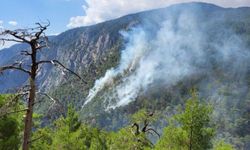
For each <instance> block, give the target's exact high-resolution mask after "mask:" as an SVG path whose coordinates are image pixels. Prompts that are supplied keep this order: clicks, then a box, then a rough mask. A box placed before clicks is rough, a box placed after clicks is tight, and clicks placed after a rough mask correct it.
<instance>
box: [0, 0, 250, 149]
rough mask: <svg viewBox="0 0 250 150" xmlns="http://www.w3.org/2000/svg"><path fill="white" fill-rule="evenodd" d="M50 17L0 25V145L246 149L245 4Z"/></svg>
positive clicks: (248, 70)
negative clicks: (54, 30) (91, 17)
mask: <svg viewBox="0 0 250 150" xmlns="http://www.w3.org/2000/svg"><path fill="white" fill-rule="evenodd" d="M51 25H52V22H50V21H45V22H38V23H35V24H34V26H33V27H31V28H22V29H13V30H8V29H4V28H3V29H1V28H0V41H1V42H2V44H5V42H8V41H12V42H13V41H14V42H16V43H17V44H15V45H13V46H11V47H9V48H4V49H2V50H0V150H18V149H24V150H27V149H31V150H33V149H34V150H50V149H52V150H54V149H55V150H89V149H90V150H106V149H107V150H144V149H146V150H147V149H156V150H206V149H207V150H209V149H213V150H234V149H239V150H248V149H250V122H249V121H250V8H249V7H239V8H223V7H219V6H217V5H213V4H208V3H198V2H192V3H183V4H176V5H171V6H169V7H165V8H160V9H154V10H150V11H143V12H139V13H135V14H130V15H127V16H123V17H120V18H118V19H114V20H109V21H105V22H102V23H98V24H94V25H90V26H84V27H78V28H74V29H70V30H67V31H65V32H63V33H60V34H59V35H55V36H54V35H53V36H48V35H47V34H46V32H47V30H49V29H50V27H51Z"/></svg>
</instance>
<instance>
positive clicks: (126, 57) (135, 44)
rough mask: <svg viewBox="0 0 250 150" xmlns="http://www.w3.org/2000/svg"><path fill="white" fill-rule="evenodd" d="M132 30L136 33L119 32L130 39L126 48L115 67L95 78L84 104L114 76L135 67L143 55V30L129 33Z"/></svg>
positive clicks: (144, 44)
mask: <svg viewBox="0 0 250 150" xmlns="http://www.w3.org/2000/svg"><path fill="white" fill-rule="evenodd" d="M132 32H133V33H136V34H132V35H130V34H129V33H126V32H121V34H122V35H123V36H124V38H125V39H128V38H129V39H130V43H129V44H128V45H127V48H126V49H125V50H123V51H122V54H121V60H120V64H119V66H118V67H117V68H111V69H109V70H108V71H107V72H106V73H105V75H104V77H102V78H100V79H99V80H96V82H95V85H94V87H93V88H92V89H91V90H90V92H89V95H88V97H87V98H86V101H85V103H84V105H86V104H87V103H89V102H90V101H91V100H92V99H93V98H94V97H95V96H96V94H97V93H98V92H99V91H101V90H102V89H103V88H104V87H105V86H106V85H112V83H113V80H114V78H115V77H116V76H118V75H123V74H124V73H125V72H126V71H128V70H132V69H133V68H134V67H135V64H136V62H137V61H139V60H140V59H141V57H142V56H143V55H144V53H145V51H146V47H147V46H146V45H147V43H146V39H145V33H144V31H142V30H140V29H134V30H132V31H131V33H132ZM84 105H83V106H84Z"/></svg>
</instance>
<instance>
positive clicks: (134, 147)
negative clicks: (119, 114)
mask: <svg viewBox="0 0 250 150" xmlns="http://www.w3.org/2000/svg"><path fill="white" fill-rule="evenodd" d="M108 147H109V149H111V150H118V149H119V150H125V149H126V150H143V149H149V148H151V147H152V144H151V143H150V141H149V140H148V139H147V137H146V135H145V134H143V133H141V134H139V135H135V133H134V131H133V129H132V128H130V127H126V128H123V129H121V130H120V131H118V132H117V133H111V134H110V136H109V144H108Z"/></svg>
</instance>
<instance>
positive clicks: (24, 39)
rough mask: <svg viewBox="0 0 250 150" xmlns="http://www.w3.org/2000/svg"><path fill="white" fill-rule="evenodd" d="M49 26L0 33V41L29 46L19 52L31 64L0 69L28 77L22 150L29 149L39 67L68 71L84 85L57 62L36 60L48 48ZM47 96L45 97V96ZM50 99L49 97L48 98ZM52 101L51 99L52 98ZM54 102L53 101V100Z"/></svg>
mask: <svg viewBox="0 0 250 150" xmlns="http://www.w3.org/2000/svg"><path fill="white" fill-rule="evenodd" d="M49 26H50V23H49V21H48V23H36V26H35V27H34V28H26V29H17V30H3V31H2V32H0V41H2V42H3V44H4V43H5V42H8V41H12V42H17V43H26V44H28V45H29V47H30V49H29V50H23V51H21V54H20V55H22V56H25V57H29V58H30V60H31V64H29V67H28V68H27V67H24V62H22V61H20V62H15V63H13V64H11V65H7V66H2V67H0V73H3V72H4V71H7V70H19V71H22V72H24V73H26V74H28V75H29V90H28V102H27V110H26V116H25V127H24V135H23V145H22V149H23V150H28V149H29V143H30V135H31V132H32V114H33V106H34V104H35V100H36V94H37V89H36V88H37V87H36V78H37V73H38V71H39V69H40V67H41V66H42V65H43V64H52V65H54V66H57V67H60V68H62V69H63V70H64V71H68V72H70V73H72V74H74V75H76V76H77V77H78V78H79V79H80V80H81V81H83V82H84V83H86V82H85V81H84V80H82V78H81V77H80V76H79V75H77V74H76V73H75V72H73V71H71V70H70V69H68V68H66V67H65V66H64V65H63V64H62V63H60V62H59V61H57V60H38V57H37V56H38V53H39V52H40V51H41V50H42V49H44V48H46V47H48V44H49V43H48V37H47V36H46V34H45V30H47V28H48V27H49ZM46 96H47V95H46ZM50 99H51V97H50ZM52 99H53V98H52ZM53 100H54V99H53Z"/></svg>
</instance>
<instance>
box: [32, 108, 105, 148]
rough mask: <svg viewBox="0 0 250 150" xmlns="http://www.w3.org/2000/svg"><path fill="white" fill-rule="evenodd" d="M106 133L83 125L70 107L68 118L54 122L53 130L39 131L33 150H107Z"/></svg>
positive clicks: (44, 129)
mask: <svg viewBox="0 0 250 150" xmlns="http://www.w3.org/2000/svg"><path fill="white" fill-rule="evenodd" d="M105 137H106V133H105V132H104V131H101V130H99V129H96V128H91V127H88V126H86V125H83V124H81V122H80V121H79V120H78V114H77V113H76V111H75V110H74V109H73V107H72V106H71V105H70V106H69V107H68V111H67V116H66V117H61V118H59V119H57V120H56V121H55V122H54V126H53V127H51V128H43V129H38V130H37V131H36V132H35V133H34V135H33V139H38V140H37V141H34V142H33V143H32V149H35V150H36V149H37V150H43V149H44V150H47V149H51V150H59V149H60V150H85V149H89V150H96V149H98V150H99V149H100V150H103V149H106V144H105V143H106V142H105V139H106V138H105Z"/></svg>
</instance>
